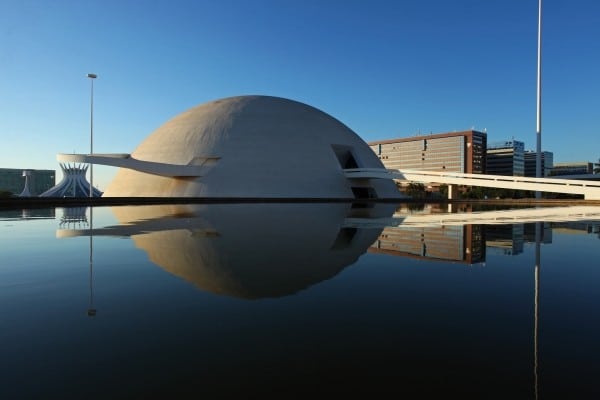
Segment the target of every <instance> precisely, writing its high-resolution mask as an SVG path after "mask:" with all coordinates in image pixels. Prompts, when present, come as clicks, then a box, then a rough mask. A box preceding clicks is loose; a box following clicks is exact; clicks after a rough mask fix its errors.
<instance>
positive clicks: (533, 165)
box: [525, 150, 554, 178]
mask: <svg viewBox="0 0 600 400" xmlns="http://www.w3.org/2000/svg"><path fill="white" fill-rule="evenodd" d="M541 156H542V158H541V161H542V178H544V177H546V176H550V172H551V171H552V167H553V166H554V154H553V153H552V152H550V151H542V153H541ZM536 173H537V152H536V151H535V150H527V151H526V152H525V176H528V177H531V178H535V177H536Z"/></svg>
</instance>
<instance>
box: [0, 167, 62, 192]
mask: <svg viewBox="0 0 600 400" xmlns="http://www.w3.org/2000/svg"><path fill="white" fill-rule="evenodd" d="M24 171H29V190H30V192H31V195H32V196H38V195H39V194H41V193H43V192H45V191H46V190H48V189H50V188H51V187H53V186H54V185H55V183H56V171H55V170H53V169H13V168H0V192H10V193H12V194H13V195H16V196H18V195H19V194H20V193H21V192H22V191H23V189H24V188H25V176H24V175H23V172H24Z"/></svg>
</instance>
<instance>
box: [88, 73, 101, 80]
mask: <svg viewBox="0 0 600 400" xmlns="http://www.w3.org/2000/svg"><path fill="white" fill-rule="evenodd" d="M87 77H88V78H92V79H96V78H97V77H98V75H96V74H87Z"/></svg>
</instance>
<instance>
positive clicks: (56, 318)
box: [0, 204, 600, 399]
mask: <svg viewBox="0 0 600 400" xmlns="http://www.w3.org/2000/svg"><path fill="white" fill-rule="evenodd" d="M461 211H462V210H461ZM467 211H469V212H467V213H459V214H446V210H439V209H436V208H435V206H432V207H429V206H428V207H426V208H425V209H421V208H420V207H417V209H412V210H411V209H408V208H406V207H404V206H397V205H376V206H375V207H371V208H369V207H366V208H365V207H356V206H355V207H352V205H350V204H244V205H233V204H228V205H219V204H214V205H195V206H194V205H186V206H177V205H168V206H143V207H141V206H138V207H113V208H95V209H94V210H93V212H91V210H89V209H56V210H54V209H53V210H29V211H22V210H14V211H1V212H0V246H1V247H0V361H1V363H0V398H1V399H29V398H32V399H42V398H44V399H47V398H59V399H92V398H93V399H96V398H97V399H118V398H123V399H130V398H131V399H138V398H139V399H142V398H208V399H214V398H261V397H262V398H265V397H266V398H312V397H322V396H328V397H333V396H335V397H342V396H344V397H347V396H350V395H355V396H360V397H362V398H365V397H367V398H383V397H385V398H392V397H394V398H401V397H404V398H442V397H443V398H447V397H453V396H460V398H477V399H482V398H485V399H507V398H510V399H536V398H539V399H547V398H557V399H584V398H585V399H589V398H598V396H600V387H599V384H598V378H597V377H598V374H599V373H600V340H599V338H600V316H599V315H600V314H599V306H600V290H599V289H600V241H599V238H600V222H599V221H600V213H599V212H598V211H597V210H596V213H595V214H594V213H592V212H590V213H589V214H586V213H579V214H578V213H568V212H565V211H564V210H563V211H557V212H556V213H555V214H556V215H549V216H548V215H547V216H538V217H536V213H535V212H534V211H531V212H527V211H526V212H525V213H524V214H520V215H519V216H516V217H511V216H510V215H509V214H501V213H502V212H496V214H489V212H488V214H481V216H479V214H477V213H475V214H473V213H471V212H470V211H472V210H470V209H469V210H467ZM586 212H587V211H586ZM499 213H500V214H499ZM451 216H464V217H465V219H468V218H471V223H469V221H466V222H465V221H463V222H460V221H459V222H456V221H451V220H448V219H447V218H448V217H451ZM474 216H475V217H474ZM445 218H446V219H445ZM511 218H513V219H511ZM514 218H516V219H514ZM440 221H445V222H440ZM536 221H537V223H536Z"/></svg>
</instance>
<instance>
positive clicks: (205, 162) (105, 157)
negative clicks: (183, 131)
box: [56, 154, 219, 178]
mask: <svg viewBox="0 0 600 400" xmlns="http://www.w3.org/2000/svg"><path fill="white" fill-rule="evenodd" d="M56 158H57V159H58V161H68V162H78V163H87V164H99V165H108V166H111V167H120V168H129V169H133V170H136V171H140V172H145V173H147V174H153V175H160V176H167V177H174V178H185V177H198V176H203V175H206V173H207V172H208V171H209V170H210V168H211V167H212V166H213V165H214V164H215V163H216V162H217V161H218V160H219V157H196V158H194V159H192V160H190V161H189V163H187V164H185V165H177V164H167V163H160V162H153V161H143V160H138V159H136V158H133V157H131V155H130V154H58V155H57V157H56Z"/></svg>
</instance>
